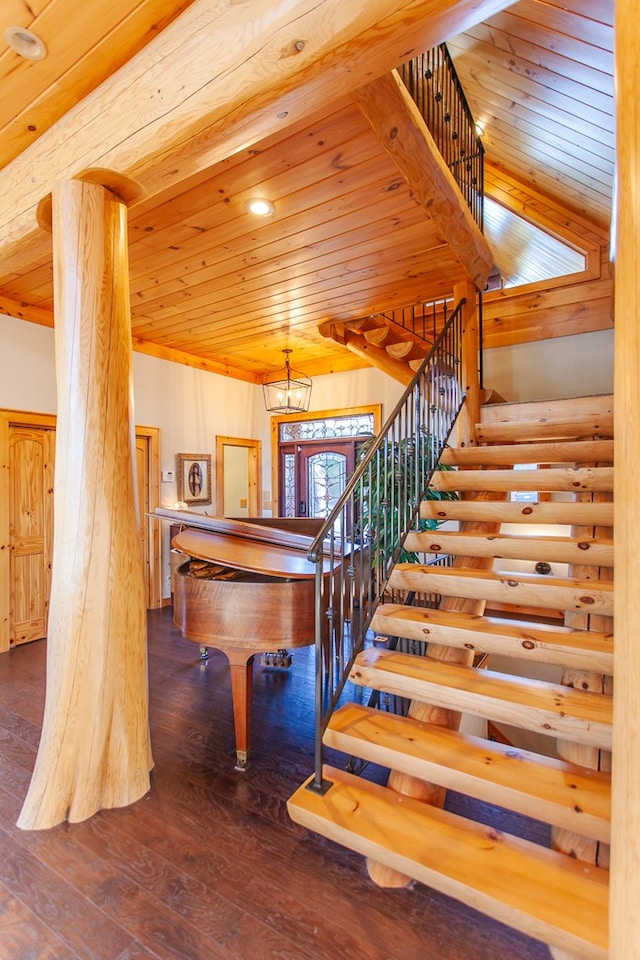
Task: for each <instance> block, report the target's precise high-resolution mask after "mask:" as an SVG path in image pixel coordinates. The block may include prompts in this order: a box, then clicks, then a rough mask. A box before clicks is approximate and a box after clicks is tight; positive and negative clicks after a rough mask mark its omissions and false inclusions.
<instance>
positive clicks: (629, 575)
mask: <svg viewBox="0 0 640 960" xmlns="http://www.w3.org/2000/svg"><path fill="white" fill-rule="evenodd" d="M615 33H616V64H615V74H616V121H617V122H616V129H617V134H616V137H617V145H616V146H617V149H616V155H617V156H616V162H617V230H616V254H615V256H616V273H615V282H616V295H615V340H616V342H615V373H614V385H615V410H614V424H615V426H614V451H615V452H614V457H615V486H614V499H615V520H614V543H615V547H614V550H615V583H616V586H615V601H614V624H615V675H614V682H615V697H614V712H613V771H612V776H613V780H612V801H611V895H610V923H609V930H610V934H609V935H610V947H609V957H610V960H629V958H630V957H637V956H640V910H638V902H639V899H640V703H639V701H638V689H639V687H640V643H638V623H640V591H639V590H638V569H639V566H640V550H639V547H638V545H639V544H640V495H639V493H638V484H637V480H636V478H637V477H638V473H639V471H640V376H639V375H638V371H640V322H639V318H640V266H639V265H640V104H639V103H638V88H639V86H640V24H639V23H638V10H637V5H636V3H635V2H634V0H616V4H615Z"/></svg>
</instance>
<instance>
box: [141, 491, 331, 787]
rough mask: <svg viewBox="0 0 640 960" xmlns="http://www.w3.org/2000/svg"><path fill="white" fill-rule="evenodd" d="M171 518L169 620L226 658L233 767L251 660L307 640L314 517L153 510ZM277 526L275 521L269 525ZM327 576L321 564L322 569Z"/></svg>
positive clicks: (311, 630)
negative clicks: (175, 555)
mask: <svg viewBox="0 0 640 960" xmlns="http://www.w3.org/2000/svg"><path fill="white" fill-rule="evenodd" d="M156 516H159V517H161V518H162V519H164V520H169V521H171V523H172V525H173V527H172V529H173V530H174V531H175V530H177V532H174V534H173V536H172V538H171V545H172V548H173V550H174V551H178V552H179V555H182V559H183V562H181V563H180V565H179V566H178V568H177V570H176V571H175V578H174V588H173V619H174V622H175V624H176V626H177V627H178V629H179V630H180V632H181V633H182V635H183V636H184V637H186V638H187V639H188V640H193V641H194V642H195V643H197V644H199V645H200V646H201V647H214V648H215V649H218V650H221V651H222V652H223V653H224V654H225V655H226V657H227V659H228V661H229V667H230V673H231V693H232V700H233V717H234V725H235V739H236V744H235V746H236V757H237V764H236V769H238V770H243V769H244V768H245V767H246V764H247V758H248V754H249V747H250V735H251V689H252V679H253V659H254V657H255V655H256V654H259V653H271V652H273V651H276V650H282V649H295V648H296V647H303V646H307V645H308V644H311V643H313V642H314V639H315V565H314V564H312V563H310V562H309V561H308V560H307V557H306V552H307V550H308V549H309V546H310V545H311V543H312V542H313V539H314V536H315V533H316V532H317V531H318V530H319V529H320V526H321V524H322V521H321V520H310V519H296V520H291V521H287V520H284V519H278V520H277V521H273V520H270V519H268V518H265V519H262V518H255V519H254V518H251V519H245V520H230V519H226V518H221V517H207V516H201V515H198V514H194V513H190V512H188V511H179V510H165V509H162V508H157V510H156ZM276 524H277V526H276ZM328 574H329V564H328V562H327V561H325V563H324V570H323V575H324V576H327V575H328Z"/></svg>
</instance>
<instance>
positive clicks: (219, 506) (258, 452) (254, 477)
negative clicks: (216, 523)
mask: <svg viewBox="0 0 640 960" xmlns="http://www.w3.org/2000/svg"><path fill="white" fill-rule="evenodd" d="M225 447H244V448H246V450H247V451H248V461H249V503H248V507H249V516H250V517H261V516H262V443H261V441H260V440H247V439H244V438H242V437H223V436H216V502H215V506H216V509H215V512H216V514H217V515H218V516H222V515H223V510H224V448H225Z"/></svg>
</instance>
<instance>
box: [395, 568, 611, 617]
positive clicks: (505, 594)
mask: <svg viewBox="0 0 640 960" xmlns="http://www.w3.org/2000/svg"><path fill="white" fill-rule="evenodd" d="M389 585H390V587H391V588H392V589H398V590H415V591H417V592H419V593H437V594H443V595H444V596H450V597H463V598H466V599H482V600H487V601H488V600H492V601H498V602H500V603H503V602H504V603H509V604H520V605H526V606H537V607H541V608H557V609H564V610H586V611H588V612H589V613H598V614H603V615H604V616H611V615H612V614H613V587H614V584H613V581H612V580H599V579H593V580H586V579H581V578H577V577H549V576H542V575H539V574H535V573H521V572H518V573H512V572H511V571H509V572H506V573H499V572H494V571H490V570H473V569H468V568H465V567H440V566H436V565H434V564H431V565H424V564H418V563H398V564H396V565H395V567H394V568H393V570H392V572H391V576H390V577H389Z"/></svg>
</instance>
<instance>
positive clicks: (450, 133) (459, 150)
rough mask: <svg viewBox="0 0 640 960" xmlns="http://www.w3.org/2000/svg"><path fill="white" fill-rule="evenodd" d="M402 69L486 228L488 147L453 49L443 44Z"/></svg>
mask: <svg viewBox="0 0 640 960" xmlns="http://www.w3.org/2000/svg"><path fill="white" fill-rule="evenodd" d="M398 72H399V74H400V76H401V77H402V81H403V83H404V85H405V86H406V88H407V90H408V91H409V93H410V94H411V96H412V98H413V100H414V102H415V104H416V106H417V107H418V109H419V111H420V113H421V114H422V116H423V118H424V121H425V123H426V125H427V127H428V128H429V132H430V134H431V136H432V137H433V139H434V140H435V142H436V146H437V147H438V150H439V151H440V153H441V155H442V157H443V158H444V161H445V163H446V164H447V166H448V168H449V170H450V171H451V173H452V174H453V177H454V179H455V181H456V183H457V184H458V186H459V188H460V191H461V193H462V195H463V197H464V198H465V200H466V202H467V205H468V207H469V209H470V210H471V213H472V214H473V218H474V220H475V221H476V223H477V224H478V226H479V227H480V229H482V221H483V191H484V147H483V146H482V143H481V141H480V138H479V137H478V135H477V133H476V125H475V121H474V119H473V117H472V115H471V110H470V109H469V105H468V103H467V100H466V97H465V95H464V91H463V89H462V85H461V83H460V81H459V79H458V75H457V73H456V71H455V67H454V66H453V61H452V59H451V56H450V55H449V51H448V50H447V48H446V46H445V45H444V44H440V46H439V47H434V48H433V49H432V50H429V51H428V52H427V53H423V54H421V55H420V56H417V57H414V58H413V59H412V60H409V61H408V62H407V63H405V64H403V65H402V66H401V67H399V68H398Z"/></svg>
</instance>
